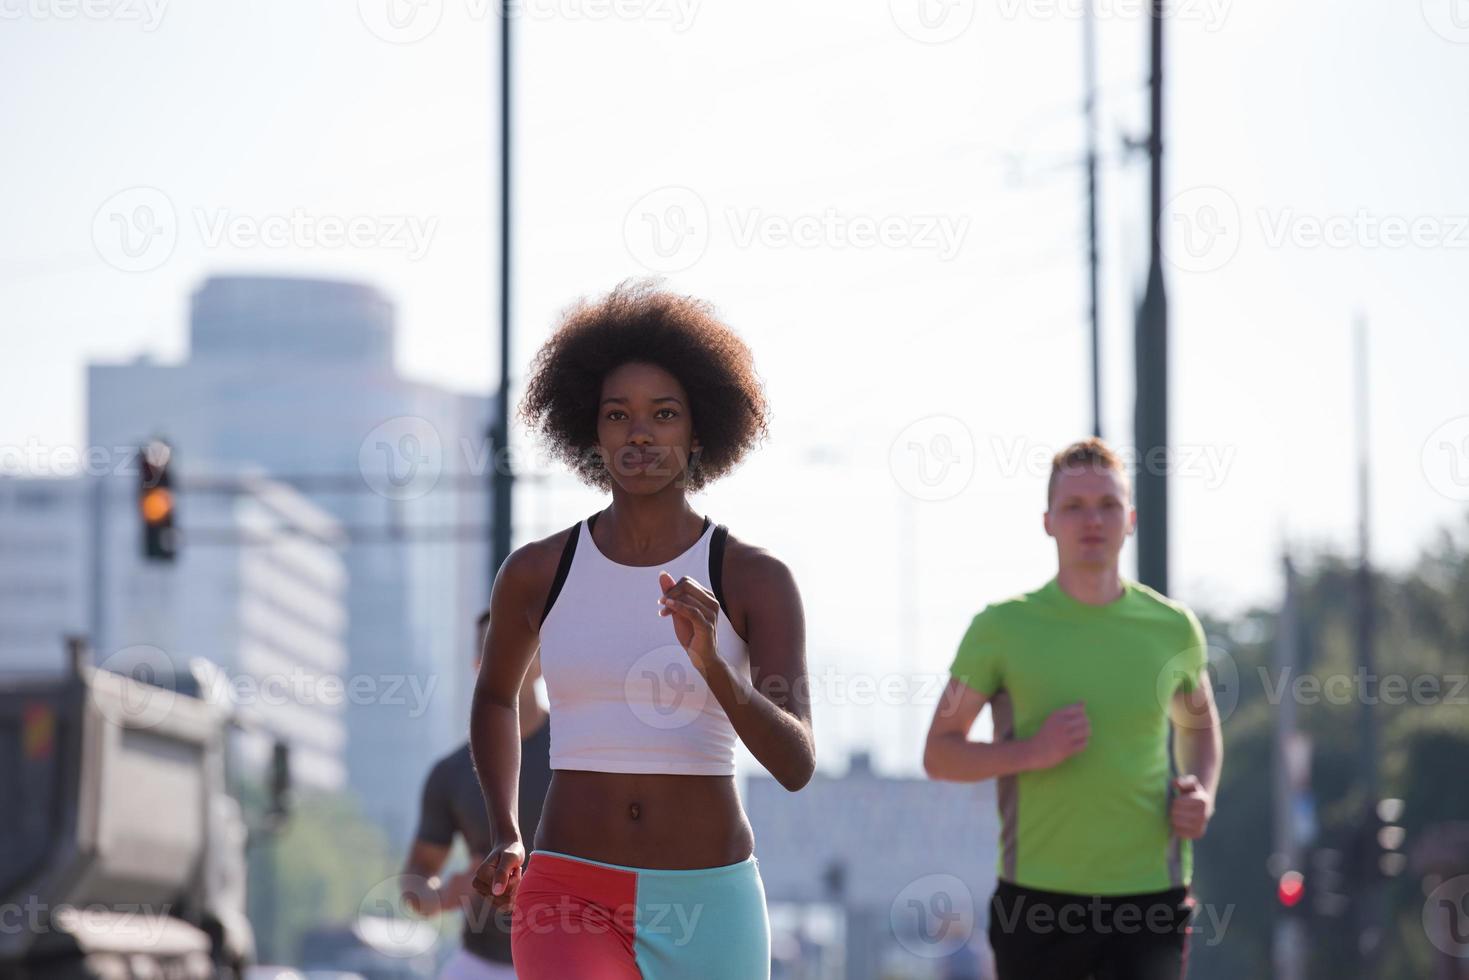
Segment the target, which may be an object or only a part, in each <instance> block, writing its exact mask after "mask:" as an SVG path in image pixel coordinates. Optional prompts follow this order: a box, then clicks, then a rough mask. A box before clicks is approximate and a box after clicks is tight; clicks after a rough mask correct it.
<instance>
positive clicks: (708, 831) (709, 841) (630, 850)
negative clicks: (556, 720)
mask: <svg viewBox="0 0 1469 980" xmlns="http://www.w3.org/2000/svg"><path fill="white" fill-rule="evenodd" d="M534 848H536V849H544V850H548V851H560V852H562V853H563V854H572V855H575V856H576V857H584V858H590V859H591V860H593V861H604V862H606V863H608V864H625V865H629V866H631V867H636V868H665V869H668V868H678V869H684V868H717V867H721V866H723V865H727V864H737V863H739V862H740V861H743V860H744V859H745V858H747V857H749V856H750V854H751V852H753V851H754V849H755V834H754V831H752V830H751V829H750V822H749V821H748V820H747V819H746V818H745V811H744V808H743V807H742V806H741V805H740V796H739V791H738V790H737V789H736V788H735V782H734V777H733V776H670V775H665V774H661V773H620V772H619V773H613V772H590V771H586V770H581V769H557V770H555V771H554V772H553V773H552V775H551V786H550V788H549V789H548V790H547V792H546V802H545V806H544V808H543V809H542V810H541V820H540V824H539V826H538V828H537V830H536V837H535V841H534Z"/></svg>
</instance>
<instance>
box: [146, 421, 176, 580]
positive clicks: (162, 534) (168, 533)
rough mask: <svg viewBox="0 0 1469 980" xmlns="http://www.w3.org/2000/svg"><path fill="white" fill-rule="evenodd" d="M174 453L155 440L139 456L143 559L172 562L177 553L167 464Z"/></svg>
mask: <svg viewBox="0 0 1469 980" xmlns="http://www.w3.org/2000/svg"><path fill="white" fill-rule="evenodd" d="M172 455H173V452H172V450H171V449H170V448H169V446H168V443H166V442H163V441H161V440H155V441H153V442H151V443H149V444H148V445H147V446H144V447H143V449H142V451H141V452H139V453H138V515H139V516H140V517H141V518H142V519H143V557H145V558H147V559H149V560H151V561H173V560H174V557H175V555H176V554H177V542H176V540H175V536H176V532H175V530H174V526H173V515H174V510H173V489H172V480H171V478H170V476H169V471H168V464H169V459H170V457H172Z"/></svg>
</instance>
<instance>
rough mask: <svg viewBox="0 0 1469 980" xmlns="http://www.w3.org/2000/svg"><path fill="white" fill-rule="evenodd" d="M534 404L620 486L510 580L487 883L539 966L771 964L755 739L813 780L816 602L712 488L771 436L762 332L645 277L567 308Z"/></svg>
mask: <svg viewBox="0 0 1469 980" xmlns="http://www.w3.org/2000/svg"><path fill="white" fill-rule="evenodd" d="M521 416H522V418H523V419H524V420H525V421H526V422H527V423H528V424H529V425H530V426H531V427H533V428H534V429H537V430H539V431H540V433H541V434H542V435H543V436H544V437H545V438H546V440H547V441H548V443H549V446H550V448H551V450H552V451H553V452H554V453H555V455H556V456H557V457H558V458H560V459H562V460H564V461H565V462H567V463H568V464H569V465H570V466H571V468H572V469H573V471H574V472H575V473H576V474H577V475H578V476H579V477H580V478H581V479H583V480H584V481H585V482H587V483H589V484H591V485H592V486H595V487H597V488H599V489H602V490H605V491H608V492H609V493H610V495H611V501H610V504H609V505H608V506H607V507H606V508H605V509H603V510H601V511H599V512H598V513H597V514H594V515H592V516H591V517H589V518H588V519H587V520H585V521H579V522H578V523H577V524H576V526H574V527H572V528H570V529H568V530H566V531H562V532H560V533H558V534H555V535H552V536H551V537H548V538H545V539H543V540H540V541H536V542H533V543H531V544H527V545H525V546H524V547H521V548H519V549H517V550H516V551H514V552H513V553H512V554H511V555H510V556H509V558H508V559H507V560H506V561H505V563H504V565H503V566H502V567H501V568H500V571H499V574H498V575H497V576H496V578H495V584H494V589H493V594H492V597H491V600H490V608H491V618H490V631H489V637H488V641H487V646H486V652H485V657H484V661H483V665H482V667H481V670H480V674H479V679H478V683H477V684H476V687H475V692H474V703H473V707H472V709H471V718H470V746H471V749H472V752H473V756H474V761H475V765H476V767H477V769H478V771H479V778H480V784H481V789H482V791H483V793H484V797H485V803H486V806H487V808H488V810H489V813H490V817H491V820H492V822H493V825H494V828H495V836H494V848H493V850H491V852H490V853H489V856H488V857H487V858H486V859H485V861H484V863H483V864H482V865H481V866H480V868H479V870H478V872H477V873H476V876H475V882H474V886H475V888H476V889H477V890H478V891H480V892H481V894H484V895H486V896H488V897H489V898H490V900H491V902H493V903H497V904H501V905H504V904H511V903H513V908H514V919H513V922H514V924H513V927H512V952H513V957H514V962H515V967H516V971H517V973H518V974H519V975H520V976H521V977H525V978H529V980H541V978H548V980H549V978H554V980H562V978H567V977H577V978H584V980H586V978H591V980H601V978H617V980H622V978H635V977H643V978H647V980H663V978H666V977H701V978H705V980H721V978H728V980H750V978H764V977H768V976H769V968H770V951H769V950H770V927H769V919H768V916H767V913H766V907H765V894H764V886H763V884H762V883H761V880H760V874H759V868H758V865H757V861H756V859H755V857H754V855H753V849H754V835H753V833H752V831H751V828H750V825H749V822H748V820H747V819H746V818H745V814H744V811H743V809H742V807H741V805H740V799H739V795H738V793H737V791H736V788H735V783H734V778H733V773H734V749H735V740H736V738H738V739H739V740H740V741H742V742H743V743H744V744H745V746H746V747H747V748H748V749H749V751H750V752H751V753H752V754H753V755H754V756H755V758H756V759H757V760H759V761H760V763H761V764H762V765H763V766H764V767H765V768H766V769H767V770H768V771H769V772H770V773H771V774H772V775H773V776H774V777H775V778H776V779H778V780H779V781H780V783H781V784H782V785H783V786H785V787H786V789H788V790H791V791H793V792H794V791H796V790H799V789H800V788H801V787H802V786H804V785H805V784H806V783H807V782H808V781H809V780H810V778H811V775H812V772H813V770H814V768H815V748H814V739H813V734H812V728H811V718H810V705H809V698H806V697H805V696H804V695H805V692H806V691H807V679H806V665H805V625H804V617H803V613H802V607H801V599H800V595H799V593H798V591H797V589H796V584H795V581H794V579H793V578H792V576H791V573H790V570H789V569H788V568H787V567H786V566H785V565H784V564H783V563H781V562H780V561H779V560H778V559H776V558H775V557H773V556H772V555H770V554H769V553H768V552H766V551H765V550H764V549H761V548H758V547H755V546H753V545H750V544H747V543H745V542H743V541H740V540H739V539H737V538H735V537H734V536H733V535H730V534H728V533H727V531H726V529H725V528H724V527H723V526H722V525H714V524H713V523H712V522H711V521H710V519H709V518H708V517H702V516H701V515H700V514H699V513H697V512H696V511H695V510H694V509H693V508H692V507H691V506H690V504H689V501H688V494H689V493H691V492H695V491H698V490H699V489H701V488H702V487H704V486H705V485H707V484H708V483H709V482H710V481H712V480H714V479H717V478H719V477H721V476H723V475H725V474H727V473H728V472H729V471H730V470H732V469H733V468H734V467H735V466H736V465H737V464H738V463H739V462H740V461H741V459H742V458H743V457H744V456H745V455H746V453H747V452H748V451H749V450H750V449H751V448H753V446H754V445H755V444H756V443H757V442H758V441H759V439H760V437H762V436H763V435H764V433H765V426H766V417H765V416H766V407H765V397H764V393H763V391H762V390H761V385H760V382H759V379H758V376H757V375H756V373H755V369H754V364H753V360H752V358H751V355H750V352H749V350H748V348H747V347H746V346H745V344H744V343H743V342H742V341H741V340H740V339H739V338H738V337H737V336H736V335H735V334H734V333H733V331H731V330H730V329H729V328H728V327H727V326H725V325H724V324H723V323H722V322H720V320H718V319H717V318H716V316H715V315H714V312H713V310H712V309H711V308H710V307H709V306H708V305H707V304H705V303H702V302H700V301H697V300H695V299H693V298H690V297H684V296H677V295H673V294H671V293H668V292H665V291H662V290H659V289H656V288H654V287H653V286H651V285H648V284H635V285H624V286H623V287H620V288H619V289H617V290H615V291H614V292H613V293H612V294H611V295H610V296H608V297H606V298H604V299H602V300H600V301H598V302H595V303H586V302H583V303H581V304H579V305H578V306H576V307H574V308H573V309H572V310H571V311H570V312H569V313H568V314H567V315H566V317H565V319H564V320H563V322H562V323H561V325H560V326H559V327H558V329H557V330H556V331H555V333H554V334H553V335H552V336H551V338H550V339H549V340H548V341H547V342H546V343H545V345H544V346H543V347H542V348H541V350H540V352H539V353H538V355H537V356H536V359H535V362H534V364H533V368H532V377H531V379H530V382H529V385H528V390H527V393H526V396H525V401H524V403H523V404H522V406H521ZM538 645H539V648H540V656H541V668H542V673H543V676H544V678H545V681H546V688H547V693H548V694H549V696H550V715H551V718H550V729H551V768H552V771H553V772H552V779H551V785H550V788H549V790H548V791H547V795H546V801H545V807H544V810H543V812H542V816H541V822H540V825H539V827H538V829H537V831H536V835H535V840H534V841H533V842H532V846H531V848H530V853H529V857H527V848H526V843H525V842H524V841H523V840H522V839H521V836H520V828H519V827H518V826H517V823H516V817H515V814H516V812H517V799H516V787H517V773H518V769H519V766H520V740H519V739H518V738H517V737H516V733H517V732H518V730H519V728H518V723H517V720H516V707H515V706H516V694H517V692H518V690H519V688H520V681H521V677H522V675H523V674H524V673H525V670H526V665H527V664H528V663H529V661H530V659H531V657H532V655H533V654H535V652H536V649H537V646H538ZM752 678H753V680H752Z"/></svg>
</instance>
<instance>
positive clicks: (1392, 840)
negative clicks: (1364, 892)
mask: <svg viewBox="0 0 1469 980" xmlns="http://www.w3.org/2000/svg"><path fill="white" fill-rule="evenodd" d="M1402 819H1403V801H1402V800H1396V799H1389V800H1378V801H1377V825H1376V830H1377V835H1376V836H1377V870H1378V872H1379V873H1380V874H1381V875H1382V876H1383V877H1384V878H1396V877H1397V876H1398V875H1400V874H1402V873H1403V868H1405V867H1407V865H1408V858H1407V855H1405V854H1404V853H1403V840H1404V839H1405V838H1406V837H1407V835H1408V834H1407V831H1405V830H1404V829H1403V827H1402V825H1401V823H1400V821H1401V820H1402Z"/></svg>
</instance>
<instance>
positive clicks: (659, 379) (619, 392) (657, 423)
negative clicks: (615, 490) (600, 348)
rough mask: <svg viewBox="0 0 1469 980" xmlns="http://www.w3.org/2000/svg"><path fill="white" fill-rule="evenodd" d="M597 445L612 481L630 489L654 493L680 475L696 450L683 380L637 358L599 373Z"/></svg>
mask: <svg viewBox="0 0 1469 980" xmlns="http://www.w3.org/2000/svg"><path fill="white" fill-rule="evenodd" d="M597 445H598V447H599V448H600V450H601V453H602V459H603V460H604V462H605V463H606V466H607V472H608V473H609V474H610V475H611V477H612V481H613V482H614V483H616V484H617V485H618V486H620V487H621V488H622V489H624V490H626V491H628V492H629V493H639V494H651V493H657V492H658V491H659V490H662V489H663V488H664V487H666V486H668V484H669V483H671V482H673V481H674V480H676V479H678V478H679V477H681V476H682V475H683V473H684V471H685V469H686V468H687V467H688V465H689V459H690V456H691V455H692V454H693V453H695V452H697V451H698V450H699V440H698V439H697V438H696V437H695V436H694V420H693V414H692V413H691V412H690V411H689V400H688V395H687V393H685V392H684V389H683V385H681V384H679V383H678V379H677V378H675V377H674V376H673V375H672V374H669V373H668V372H667V371H665V370H664V369H663V368H661V367H658V366H657V365H655V364H647V363H644V362H641V361H630V362H628V363H627V364H623V365H620V366H619V367H617V368H615V369H613V370H612V371H610V372H609V373H608V374H607V376H606V377H605V378H603V379H602V396H601V400H600V402H599V407H598V409H597Z"/></svg>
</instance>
